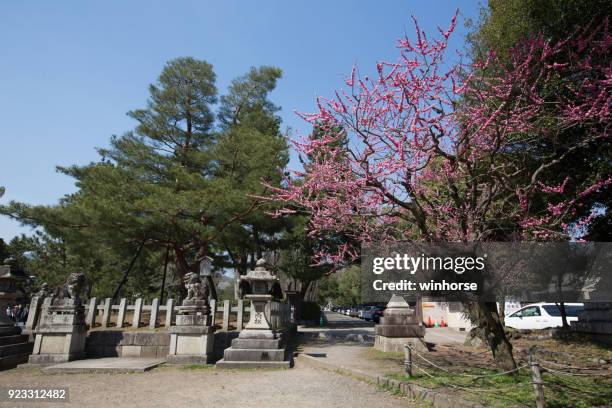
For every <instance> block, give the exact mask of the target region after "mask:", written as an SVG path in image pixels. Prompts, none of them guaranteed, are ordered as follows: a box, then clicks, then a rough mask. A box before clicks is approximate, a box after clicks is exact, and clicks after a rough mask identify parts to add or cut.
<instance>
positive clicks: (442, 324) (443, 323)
mask: <svg viewBox="0 0 612 408" xmlns="http://www.w3.org/2000/svg"><path fill="white" fill-rule="evenodd" d="M440 327H446V322H445V321H444V318H442V319H441V320H440Z"/></svg>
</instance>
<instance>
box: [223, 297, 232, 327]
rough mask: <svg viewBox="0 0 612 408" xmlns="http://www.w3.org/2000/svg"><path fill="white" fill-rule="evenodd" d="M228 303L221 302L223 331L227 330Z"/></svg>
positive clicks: (227, 301) (228, 319) (228, 318)
mask: <svg viewBox="0 0 612 408" xmlns="http://www.w3.org/2000/svg"><path fill="white" fill-rule="evenodd" d="M230 311H231V309H230V301H229V300H224V301H223V331H228V330H229V321H230Z"/></svg>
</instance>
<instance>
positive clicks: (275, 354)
mask: <svg viewBox="0 0 612 408" xmlns="http://www.w3.org/2000/svg"><path fill="white" fill-rule="evenodd" d="M223 359H224V360H225V361H283V360H284V359H285V349H234V348H228V349H226V350H225V352H224V353H223Z"/></svg>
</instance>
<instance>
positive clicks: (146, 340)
mask: <svg viewBox="0 0 612 408" xmlns="http://www.w3.org/2000/svg"><path fill="white" fill-rule="evenodd" d="M169 347H170V333H167V332H144V331H138V332H128V331H119V330H104V331H90V332H89V335H88V336H87V343H86V346H85V351H86V353H87V357H88V358H92V357H93V358H95V357H158V358H165V357H166V356H167V355H168V350H169Z"/></svg>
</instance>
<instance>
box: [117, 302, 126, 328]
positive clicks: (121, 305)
mask: <svg viewBox="0 0 612 408" xmlns="http://www.w3.org/2000/svg"><path fill="white" fill-rule="evenodd" d="M126 310H127V299H126V298H121V300H120V301H119V311H118V312H117V327H119V328H121V327H123V324H124V323H125V311H126Z"/></svg>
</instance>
